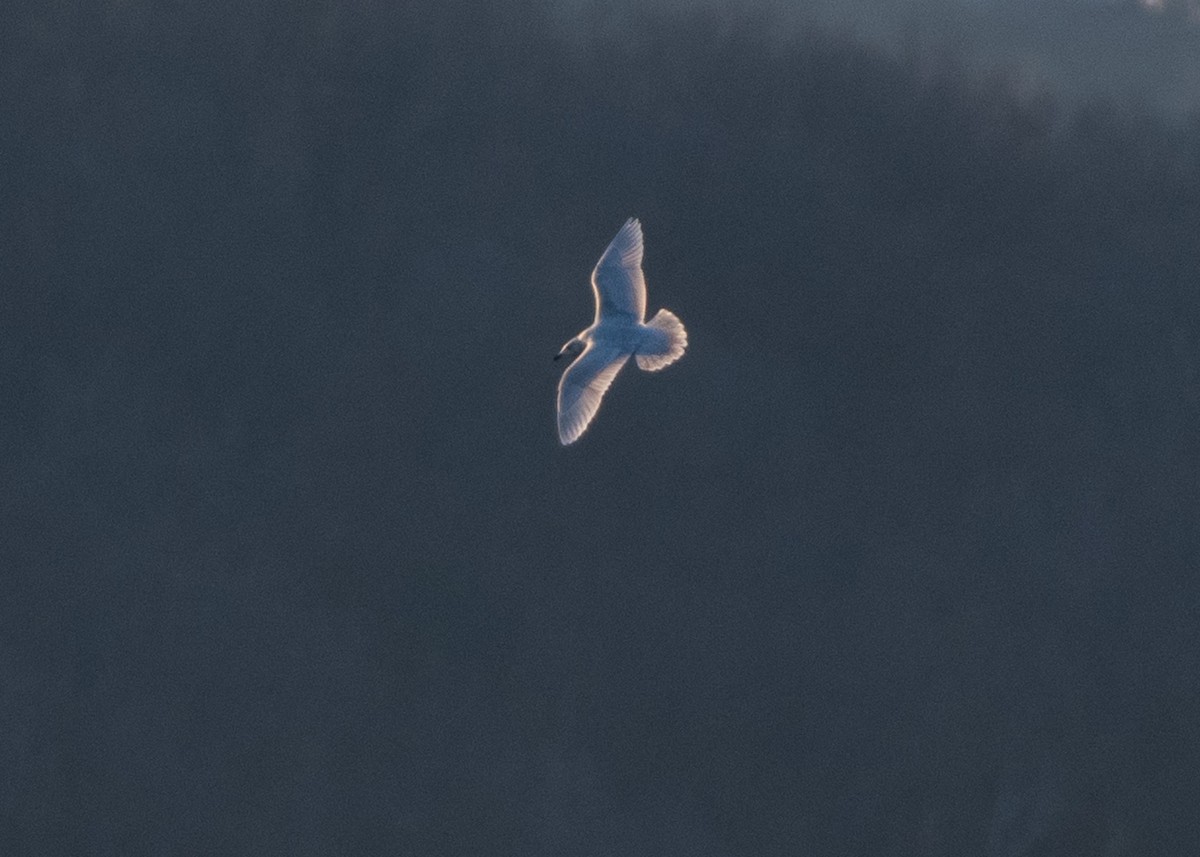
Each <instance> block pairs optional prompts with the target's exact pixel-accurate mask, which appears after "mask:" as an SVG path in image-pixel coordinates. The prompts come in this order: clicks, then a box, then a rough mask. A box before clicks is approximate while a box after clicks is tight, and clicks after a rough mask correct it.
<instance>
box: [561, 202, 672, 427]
mask: <svg viewBox="0 0 1200 857" xmlns="http://www.w3.org/2000/svg"><path fill="white" fill-rule="evenodd" d="M592 291H593V292H594V293H595V296H596V319H595V321H593V322H592V324H591V326H590V327H587V328H585V329H584V330H583V332H582V333H580V334H579V335H578V336H576V337H575V338H573V339H571V340H570V341H568V342H567V344H566V345H564V346H563V347H562V350H560V351H559V352H558V355H557V356H556V357H555V358H554V359H555V360H557V359H558V358H559V357H562V356H564V355H569V356H576V355H578V356H577V357H576V360H575V362H573V363H572V364H571V365H570V366H568V367H567V371H566V372H564V373H563V376H562V380H560V381H559V382H558V439H559V440H560V441H562V443H563V445H564V446H565V445H567V444H569V443H574V442H575V441H576V440H578V439H579V436H580V435H581V434H583V433H584V431H586V430H587V427H588V424H589V423H591V421H592V418H593V417H594V416H596V411H597V410H598V409H599V408H600V400H601V399H602V398H603V397H604V393H605V391H606V390H608V387H609V385H610V384H612V382H613V378H615V377H617V373H618V372H620V371H621V367H622V366H624V365H625V361H627V360H628V359H629V358H630V357H635V358H637V364H638V368H639V369H644V370H645V371H647V372H657V371H658V370H659V369H662V368H664V367H666V366H670V365H671V364H672V363H674V362H675V361H676V360H678V359H679V358H680V357H682V356H683V352H684V349H686V348H687V331H686V330H684V328H683V322H681V321H680V320H679V319H678V318H676V316H675V314H674V313H673V312H671V311H670V310H666V309H660V310H659V311H658V312H657V313H656V314H655V316H654V318H652V319H650V321H649V323H646V322H644V321H643V319H644V318H645V317H646V279H645V277H644V276H643V275H642V225H641V224H640V223H638V221H637V219H636V218H630V219H629V220H627V221H625V225H624V226H622V227H621V230H620V231H619V232H618V233H617V237H616V238H614V239H613V240H612V243H611V244H609V245H608V249H607V250H605V251H604V255H603V256H601V257H600V261H599V262H597V263H596V269H595V270H594V271H592Z"/></svg>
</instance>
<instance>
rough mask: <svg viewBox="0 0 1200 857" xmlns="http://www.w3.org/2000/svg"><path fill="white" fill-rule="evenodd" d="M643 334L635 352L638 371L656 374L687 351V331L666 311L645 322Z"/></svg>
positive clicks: (677, 319)
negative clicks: (643, 336) (642, 370)
mask: <svg viewBox="0 0 1200 857" xmlns="http://www.w3.org/2000/svg"><path fill="white" fill-rule="evenodd" d="M644 332H645V334H646V336H645V339H644V340H643V342H642V344H641V345H639V346H638V349H637V352H636V356H637V364H638V368H639V369H644V370H645V371H647V372H657V371H658V370H659V369H664V368H666V367H667V366H670V365H671V364H672V363H674V362H675V361H676V360H678V359H679V358H680V357H682V356H683V352H684V351H685V350H686V349H687V331H686V330H685V329H684V327H683V322H682V321H680V320H679V318H678V317H677V316H676V315H675V313H673V312H671V311H670V310H668V309H660V310H659V311H658V312H657V313H655V314H654V318H652V319H650V321H648V322H646V330H645V331H644Z"/></svg>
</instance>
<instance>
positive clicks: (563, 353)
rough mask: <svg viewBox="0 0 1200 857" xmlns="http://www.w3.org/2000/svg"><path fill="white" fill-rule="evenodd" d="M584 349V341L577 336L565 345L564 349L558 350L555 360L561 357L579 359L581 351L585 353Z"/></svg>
mask: <svg viewBox="0 0 1200 857" xmlns="http://www.w3.org/2000/svg"><path fill="white" fill-rule="evenodd" d="M583 349H584V342H583V340H582V339H580V338H579V337H578V336H576V337H575V338H574V339H572V340H569V341H568V342H567V344H566V345H564V346H563V347H562V348H560V349H559V350H558V353H557V354H555V355H554V359H555V360H557V359H558V358H560V357H578V356H579V353H580V352H581V351H583Z"/></svg>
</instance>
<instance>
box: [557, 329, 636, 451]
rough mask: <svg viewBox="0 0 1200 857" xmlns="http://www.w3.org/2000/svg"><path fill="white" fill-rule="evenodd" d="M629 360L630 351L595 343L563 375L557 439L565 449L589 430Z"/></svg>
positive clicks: (559, 384) (559, 398) (559, 397)
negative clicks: (605, 396) (608, 390)
mask: <svg viewBox="0 0 1200 857" xmlns="http://www.w3.org/2000/svg"><path fill="white" fill-rule="evenodd" d="M628 359H629V353H628V352H622V351H618V350H617V349H615V348H609V347H605V346H603V345H601V346H597V345H596V344H595V343H592V344H591V345H589V346H588V347H587V348H586V349H584V352H583V353H582V354H580V355H579V357H578V358H577V359H576V360H575V362H574V363H572V364H571V365H570V366H568V367H567V371H566V372H563V376H562V380H560V381H559V382H558V439H559V440H560V441H562V444H563V446H566V445H567V444H569V443H574V442H575V441H576V440H578V439H579V436H580V435H581V434H583V433H584V431H585V430H586V429H587V427H588V423H590V422H591V421H592V417H594V416H596V411H597V410H599V408H600V400H601V399H602V398H604V393H605V391H606V390H607V389H608V387H609V385H610V384H611V383H612V382H613V378H615V377H617V373H618V372H620V371H621V367H622V366H624V365H625V361H626V360H628Z"/></svg>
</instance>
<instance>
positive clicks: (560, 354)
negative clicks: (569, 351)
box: [554, 351, 562, 360]
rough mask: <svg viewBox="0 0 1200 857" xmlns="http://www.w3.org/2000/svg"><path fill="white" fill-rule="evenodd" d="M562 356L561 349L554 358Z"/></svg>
mask: <svg viewBox="0 0 1200 857" xmlns="http://www.w3.org/2000/svg"><path fill="white" fill-rule="evenodd" d="M560 357H562V352H561V351H560V352H558V353H557V354H555V355H554V359H555V360H557V359H558V358H560Z"/></svg>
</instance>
